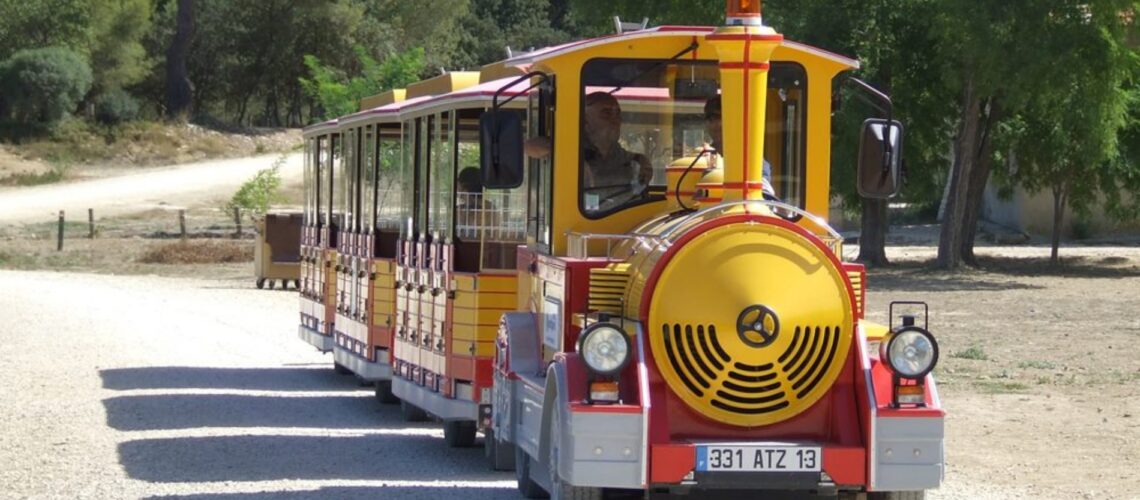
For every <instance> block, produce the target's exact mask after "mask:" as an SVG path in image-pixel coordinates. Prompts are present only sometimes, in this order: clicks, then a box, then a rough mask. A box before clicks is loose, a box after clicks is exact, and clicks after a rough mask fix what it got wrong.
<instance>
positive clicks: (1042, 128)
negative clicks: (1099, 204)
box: [1005, 2, 1137, 263]
mask: <svg viewBox="0 0 1140 500" xmlns="http://www.w3.org/2000/svg"><path fill="white" fill-rule="evenodd" d="M1067 7H1068V8H1067V9H1066V8H1058V9H1056V10H1055V11H1054V12H1053V15H1052V16H1051V17H1050V20H1049V29H1050V31H1053V32H1055V33H1056V37H1057V38H1058V39H1063V40H1064V43H1065V44H1066V45H1067V46H1068V47H1069V50H1066V51H1063V52H1059V53H1057V54H1055V56H1054V57H1055V58H1056V64H1057V65H1058V66H1059V67H1063V68H1065V71H1063V72H1059V73H1060V74H1058V75H1056V76H1055V77H1054V78H1053V82H1052V83H1053V85H1055V87H1054V88H1052V89H1051V90H1052V91H1042V92H1038V93H1036V94H1034V95H1033V96H1032V97H1031V98H1030V99H1029V100H1028V101H1027V102H1026V104H1025V106H1024V107H1023V108H1022V109H1021V110H1020V112H1019V113H1017V115H1016V116H1014V117H1011V119H1010V120H1009V121H1010V124H1009V126H1007V127H1005V130H1006V131H1007V135H1009V136H1010V137H1009V138H1007V139H1006V140H1007V141H1008V142H1009V143H1010V151H1011V152H1013V153H1014V154H1015V155H1016V160H1017V161H1016V165H1017V167H1016V170H1015V171H1014V172H1012V176H1011V177H1012V179H1013V180H1014V181H1015V182H1017V183H1018V184H1020V185H1022V186H1024V187H1025V188H1026V189H1028V190H1029V191H1030V192H1037V191H1040V190H1043V189H1048V190H1050V191H1051V192H1052V195H1053V231H1052V233H1053V234H1052V253H1051V258H1052V261H1053V262H1054V263H1057V262H1058V261H1059V250H1058V249H1059V246H1060V240H1061V227H1062V222H1063V217H1064V211H1065V208H1066V207H1067V206H1072V207H1073V208H1074V209H1076V210H1078V211H1084V210H1086V209H1087V208H1088V207H1089V206H1090V205H1091V204H1093V203H1095V202H1096V201H1097V195H1098V194H1099V192H1100V190H1101V188H1102V187H1103V188H1107V191H1106V192H1109V193H1113V194H1115V193H1118V192H1119V191H1120V187H1122V186H1126V184H1121V183H1118V182H1117V181H1118V180H1125V181H1127V180H1128V179H1129V177H1130V176H1131V177H1135V176H1136V175H1137V174H1136V172H1128V171H1127V169H1121V168H1118V167H1120V166H1121V165H1122V162H1121V161H1120V159H1119V157H1120V156H1121V149H1120V147H1119V146H1118V142H1117V141H1118V139H1119V138H1120V137H1121V136H1122V135H1124V134H1122V130H1123V129H1124V128H1125V126H1126V124H1127V120H1128V112H1129V104H1130V95H1129V93H1128V90H1127V89H1128V83H1129V77H1130V76H1131V75H1130V73H1131V71H1129V70H1130V68H1129V59H1131V58H1132V57H1134V56H1135V55H1134V54H1131V52H1130V51H1129V50H1128V49H1126V48H1125V47H1123V45H1122V44H1123V42H1124V41H1125V33H1124V30H1123V29H1122V27H1123V26H1122V25H1121V23H1120V21H1119V19H1120V17H1119V16H1118V15H1117V14H1118V13H1119V12H1120V10H1117V9H1118V8H1119V7H1120V6H1119V5H1112V4H1111V3H1110V2H1106V3H1102V4H1100V5H1097V4H1082V5H1077V4H1070V5H1068V6H1067ZM1098 8H1104V9H1106V10H1104V11H1098V10H1095V9H1098ZM1125 133H1127V132H1125ZM1125 137H1126V136H1125ZM1129 147H1134V146H1129ZM1125 162H1127V160H1125ZM1133 165H1134V164H1133ZM1121 174H1123V175H1121ZM1129 174H1131V175H1129Z"/></svg>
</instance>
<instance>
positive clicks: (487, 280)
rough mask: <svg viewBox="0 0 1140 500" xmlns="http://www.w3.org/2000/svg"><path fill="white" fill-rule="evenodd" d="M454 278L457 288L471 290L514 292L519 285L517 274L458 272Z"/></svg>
mask: <svg viewBox="0 0 1140 500" xmlns="http://www.w3.org/2000/svg"><path fill="white" fill-rule="evenodd" d="M452 279H453V281H454V282H455V289H456V290H464V291H469V292H473V291H480V292H514V291H515V287H516V286H517V285H518V275H516V274H480V275H474V274H456V275H453V277H452Z"/></svg>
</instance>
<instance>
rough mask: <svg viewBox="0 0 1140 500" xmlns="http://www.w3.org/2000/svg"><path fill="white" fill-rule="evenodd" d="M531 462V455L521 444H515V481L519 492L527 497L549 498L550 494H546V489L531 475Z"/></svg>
mask: <svg viewBox="0 0 1140 500" xmlns="http://www.w3.org/2000/svg"><path fill="white" fill-rule="evenodd" d="M530 463H531V460H530V455H527V454H526V452H525V451H523V449H522V447H521V446H515V482H516V483H517V485H518V488H519V493H521V494H522V496H524V497H526V498H548V497H549V496H550V495H547V494H546V490H544V489H542V486H539V485H538V483H536V482H535V481H534V478H532V477H531V475H530Z"/></svg>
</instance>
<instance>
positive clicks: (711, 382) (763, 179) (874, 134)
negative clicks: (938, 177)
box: [298, 0, 945, 499]
mask: <svg viewBox="0 0 1140 500" xmlns="http://www.w3.org/2000/svg"><path fill="white" fill-rule="evenodd" d="M727 3H728V9H727V15H726V18H727V19H726V25H725V26H721V27H687V26H686V27H670V26H662V27H656V28H648V29H641V30H636V31H630V32H624V33H618V34H616V35H611V36H606V37H601V38H596V39H590V40H581V41H576V42H572V43H568V44H565V45H560V46H555V47H548V48H544V49H539V50H535V51H531V52H527V53H522V54H514V55H513V56H512V57H511V58H509V59H507V60H505V61H502V62H499V63H496V64H492V65H488V66H485V67H483V68H482V69H481V70H480V71H456V72H448V73H444V74H442V75H440V76H436V77H433V78H429V79H426V80H423V81H420V82H417V83H414V84H411V85H408V86H407V87H406V88H401V89H395V90H392V91H389V92H386V93H384V94H381V95H378V96H374V97H371V98H368V99H366V100H365V102H363V103H362V106H361V108H362V109H363V110H364V111H361V112H358V113H355V114H352V115H348V116H342V117H339V118H338V119H336V120H333V121H330V122H326V123H321V124H318V125H314V126H311V127H309V128H307V129H306V130H305V132H304V138H305V145H306V149H305V193H306V197H305V211H304V229H303V231H302V236H301V247H302V248H301V266H302V272H301V275H302V279H301V298H300V318H299V323H300V325H299V330H298V331H299V336H300V337H301V338H302V339H303V340H304V341H306V342H308V343H309V344H312V345H313V346H314V347H316V348H317V349H319V350H321V351H323V352H329V353H331V357H332V360H333V366H334V368H335V369H336V370H337V371H338V372H341V373H345V374H352V375H354V376H355V377H357V378H359V379H360V380H361V381H363V382H365V383H368V384H370V385H371V386H372V387H373V388H374V391H375V396H376V399H377V401H378V403H380V404H385V405H393V408H392V410H391V411H399V412H401V413H402V415H403V417H404V418H405V419H406V420H408V421H425V420H431V421H437V422H439V423H440V425H441V426H442V428H443V434H444V438H445V441H446V443H447V445H449V446H453V447H468V446H474V445H476V443H477V442H479V441H481V442H482V445H483V447H484V450H485V454H486V457H487V459H488V463H489V466H490V467H491V468H493V469H496V470H513V471H514V475H515V479H516V482H517V486H518V490H519V493H520V494H521V495H522V496H524V497H527V498H542V497H546V496H550V497H553V498H574V499H594V498H597V499H600V498H604V497H606V496H607V495H610V494H611V493H614V492H621V493H622V494H630V493H631V492H632V494H634V495H644V496H650V497H653V496H655V495H685V494H691V493H697V492H706V493H707V492H712V493H713V494H714V495H716V494H728V493H733V492H745V493H747V494H752V495H763V494H785V493H795V494H804V495H817V496H823V497H836V496H838V497H841V498H866V497H870V498H892V499H904V498H922V496H923V494H924V493H923V492H924V491H925V490H928V489H932V488H937V487H938V486H939V484H940V483H941V481H942V476H943V427H942V425H943V424H942V423H943V419H944V415H945V413H944V411H943V409H942V407H941V402H940V401H939V398H938V392H937V387H936V385H935V382H934V378H933V376H932V375H931V371H932V370H933V368H934V366H935V364H936V363H937V361H938V349H937V342H936V341H935V338H934V336H933V334H931V333H930V325H929V324H928V320H927V318H928V316H929V313H928V306H927V305H926V304H923V303H921V302H907V303H896V304H892V305H891V309H890V311H888V318H889V322H888V324H875V323H872V322H869V321H867V320H866V319H865V317H864V316H865V313H866V311H865V307H866V295H867V294H868V293H870V290H869V289H870V288H871V285H872V284H869V283H868V280H867V275H866V272H865V270H864V269H863V267H862V266H861V265H859V264H855V263H851V262H848V261H846V260H845V259H844V252H843V239H842V237H841V236H840V235H839V234H838V233H837V232H836V231H835V230H834V229H832V228H831V227H830V226H829V225H828V223H827V220H828V215H829V213H828V211H829V207H830V204H831V201H832V196H831V195H832V193H831V191H830V183H831V171H832V155H831V141H832V137H833V134H836V133H846V132H845V131H839V130H833V128H832V122H831V113H832V111H833V105H835V103H836V102H837V101H836V100H835V99H833V96H834V95H835V93H836V92H838V89H839V87H840V82H841V79H842V78H843V76H842V75H844V74H845V73H847V72H849V71H851V70H854V69H857V68H858V66H859V63H858V61H855V60H853V59H849V58H847V57H843V56H840V55H836V54H831V53H828V52H826V51H823V50H821V49H817V48H814V47H810V46H807V45H803V44H799V43H796V42H793V41H790V40H785V39H784V37H783V36H781V35H779V34H778V33H777V32H776V31H775V30H773V29H772V28H770V27H767V26H764V25H763V24H762V21H761V19H760V16H759V2H750V1H747V0H740V1H728V2H727ZM860 83H861V82H860ZM861 85H862V86H863V88H866V89H869V92H870V97H869V99H872V100H874V99H879V100H881V101H882V103H883V105H882V106H881V109H882V110H885V112H884V113H883V114H884V115H885V117H884V116H872V117H868V120H867V122H865V123H864V124H863V127H862V128H861V129H859V130H853V131H850V133H852V134H859V137H860V140H861V146H862V148H861V150H860V154H859V158H852V159H850V164H851V165H852V167H851V168H853V169H856V170H857V173H856V175H855V177H856V179H857V182H858V183H859V186H858V187H859V191H860V193H862V194H863V195H864V196H867V197H875V198H887V197H890V196H892V195H893V194H895V193H897V192H898V188H899V169H900V161H899V158H900V157H901V155H902V151H901V148H902V132H903V128H902V126H901V124H898V123H897V122H894V121H892V120H891V119H890V99H889V97H888V96H886V95H884V94H882V93H879V92H877V91H874V90H873V88H871V87H870V86H867V85H866V84H861ZM394 405H399V406H398V409H397V408H396V407H395V406H394ZM480 434H481V435H482V436H483V437H482V439H481V440H479V439H478V436H479V435H480Z"/></svg>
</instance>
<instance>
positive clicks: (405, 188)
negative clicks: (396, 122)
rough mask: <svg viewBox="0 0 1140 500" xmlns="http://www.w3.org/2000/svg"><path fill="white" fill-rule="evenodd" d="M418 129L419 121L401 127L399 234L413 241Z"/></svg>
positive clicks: (407, 122) (405, 123)
mask: <svg viewBox="0 0 1140 500" xmlns="http://www.w3.org/2000/svg"><path fill="white" fill-rule="evenodd" d="M418 128H419V120H410V121H406V122H404V123H403V124H402V125H401V131H402V133H403V138H402V140H401V142H400V149H401V151H402V152H403V154H402V155H401V158H400V159H401V162H400V183H401V186H400V187H401V191H400V193H401V198H400V206H399V211H400V212H399V213H400V234H402V235H404V237H406V238H408V239H415V213H416V201H415V200H416V155H417V154H418V153H419V142H417V141H416V129H418Z"/></svg>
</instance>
